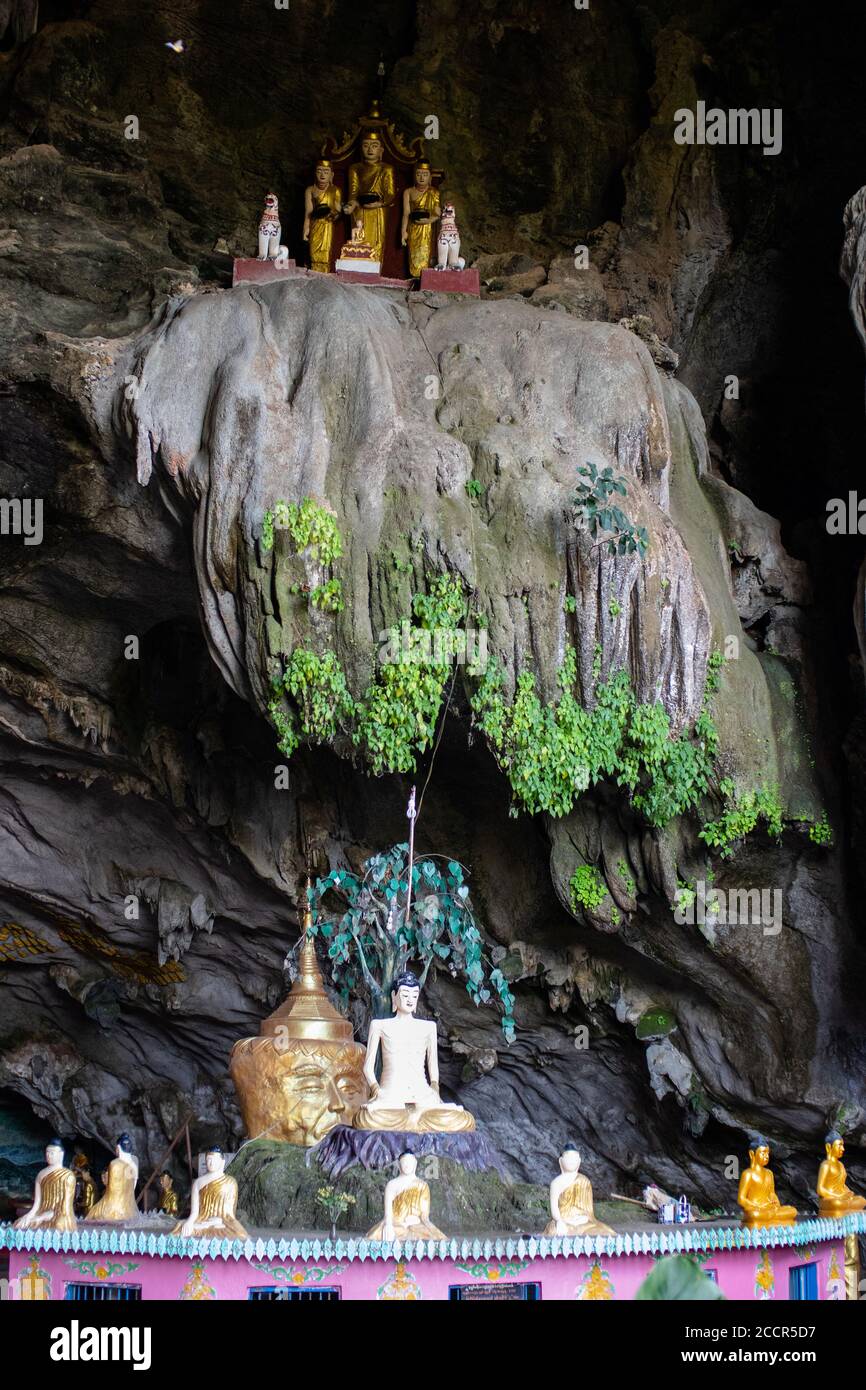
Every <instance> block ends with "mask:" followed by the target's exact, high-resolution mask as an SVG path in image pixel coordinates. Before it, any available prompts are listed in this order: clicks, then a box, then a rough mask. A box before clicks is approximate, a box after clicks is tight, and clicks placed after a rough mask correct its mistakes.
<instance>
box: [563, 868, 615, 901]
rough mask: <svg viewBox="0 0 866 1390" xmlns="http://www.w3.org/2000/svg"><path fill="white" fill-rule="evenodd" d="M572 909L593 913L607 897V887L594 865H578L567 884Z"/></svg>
mask: <svg viewBox="0 0 866 1390" xmlns="http://www.w3.org/2000/svg"><path fill="white" fill-rule="evenodd" d="M569 888H570V890H571V904H572V907H575V908H578V907H582V908H584V909H585V910H586V911H587V912H594V911H595V909H596V908H598V907H601V905H602V903H603V902H604V900H605V898H606V897H607V885H606V883H605V881H604V879H603V878H602V876H601V874H600V873H599V871H598V869H597V868H596V866H595V865H594V864H580V865H578V867H577V868H576V869H575V871H574V873H573V874H572V876H571V881H570V883H569Z"/></svg>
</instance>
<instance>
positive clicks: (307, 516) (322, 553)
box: [261, 497, 343, 565]
mask: <svg viewBox="0 0 866 1390" xmlns="http://www.w3.org/2000/svg"><path fill="white" fill-rule="evenodd" d="M275 530H279V531H286V530H287V531H288V532H289V534H290V535H291V537H292V541H293V543H294V547H295V550H296V551H297V552H298V554H299V555H300V554H302V553H303V552H304V551H305V550H309V552H310V555H311V557H312V559H314V560H318V562H319V563H320V564H322V565H332V564H333V563H334V561H335V560H339V558H340V556H341V555H342V553H343V541H342V538H341V536H340V528H339V527H338V525H337V521H336V518H335V517H334V516H332V515H331V513H330V512H329V511H328V509H327V508H326V507H323V506H322V505H321V503H319V502H316V501H315V499H314V498H312V497H305V498H304V500H303V502H301V503H300V504H298V503H297V502H284V501H282V500H280V501H278V502H276V503H275V505H274V508H273V511H267V512H265V514H264V517H263V518H262V535H261V543H262V549H263V550H272V549H273V544H274V531H275Z"/></svg>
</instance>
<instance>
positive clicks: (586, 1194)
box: [543, 1144, 616, 1236]
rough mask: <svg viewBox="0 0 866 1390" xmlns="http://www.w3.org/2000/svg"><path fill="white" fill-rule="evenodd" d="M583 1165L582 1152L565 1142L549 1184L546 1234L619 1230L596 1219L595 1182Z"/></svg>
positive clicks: (599, 1233) (605, 1233)
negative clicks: (557, 1167) (593, 1195)
mask: <svg viewBox="0 0 866 1390" xmlns="http://www.w3.org/2000/svg"><path fill="white" fill-rule="evenodd" d="M579 1169H580V1154H579V1153H578V1151H577V1149H576V1148H575V1147H574V1145H573V1144H566V1146H565V1148H564V1149H563V1151H562V1153H561V1154H560V1156H559V1172H558V1174H557V1175H556V1177H555V1178H554V1179H553V1181H552V1182H551V1184H550V1220H549V1221H548V1223H547V1225H546V1226H545V1228H544V1231H543V1234H544V1235H546V1236H612V1235H615V1234H616V1232H615V1231H612V1230H611V1228H610V1226H605V1225H604V1224H603V1223H602V1222H601V1221H596V1219H595V1211H594V1209H593V1205H592V1184H591V1183H590V1181H589V1178H587V1177H585V1176H584V1174H583V1173H581V1172H580V1171H579Z"/></svg>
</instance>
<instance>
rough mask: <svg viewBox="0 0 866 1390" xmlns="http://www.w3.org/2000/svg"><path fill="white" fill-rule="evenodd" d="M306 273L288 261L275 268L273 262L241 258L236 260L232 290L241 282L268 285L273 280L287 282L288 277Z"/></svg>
mask: <svg viewBox="0 0 866 1390" xmlns="http://www.w3.org/2000/svg"><path fill="white" fill-rule="evenodd" d="M305 273H306V272H304V271H301V270H299V269H298V267H297V264H296V262H295V261H286V263H285V265H284V266H282V267H280V266H275V265H274V263H273V261H260V260H257V259H256V258H255V257H254V256H251V257H250V258H249V259H245V258H243V257H240V258H238V259H236V260H235V264H234V270H233V272H232V288H234V286H235V285H239V284H240V283H241V281H245V282H249V281H252V282H253V283H255V284H257V285H268V284H270V283H271V282H272V281H273V280H285V278H286V276H287V275H303V274H305Z"/></svg>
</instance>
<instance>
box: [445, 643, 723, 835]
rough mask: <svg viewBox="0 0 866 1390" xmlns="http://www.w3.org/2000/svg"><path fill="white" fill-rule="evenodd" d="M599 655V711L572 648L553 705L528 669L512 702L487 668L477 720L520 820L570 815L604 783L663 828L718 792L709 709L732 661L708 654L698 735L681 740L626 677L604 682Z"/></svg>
mask: <svg viewBox="0 0 866 1390" xmlns="http://www.w3.org/2000/svg"><path fill="white" fill-rule="evenodd" d="M600 655H601V652H600V648H597V649H596V661H595V666H594V672H595V679H596V685H595V690H594V703H593V706H592V708H591V709H587V708H584V707H583V706H582V705H581V704H580V703H579V701H578V699H577V697H576V695H575V685H576V679H577V658H576V655H575V653H574V651H573V650H571V651H569V652H568V653H567V655H566V658H565V661H564V662H563V665H562V667H561V669H560V672H559V677H558V682H559V687H560V692H561V693H560V697H559V699H558V701H557V702H556V703H555V704H547V705H545V704H544V703H543V702H542V700H541V698H540V696H539V694H538V690H537V686H536V681H535V676H534V675H533V674H532V672H530V671H523V672H521V673H520V675H519V676H518V678H517V688H516V691H515V695H514V700H513V701H512V702H511V703H508V702H507V701H506V700H505V697H504V695H503V693H502V685H503V677H502V672H501V670H500V669H499V668H498V667H497V665H496V664H495V663H493V662H489V663H488V665H487V668H486V670H485V671H484V672H483V673H481V674H480V679H479V681H478V685H477V688H476V690H475V692H474V694H473V695H472V696H471V697H470V703H471V705H472V709H473V715H474V719H475V723H476V725H477V726H478V728H479V729H481V731H482V732H483V733H484V734H486V736H487V738H488V740H489V742H490V745H491V748H492V749H493V752H494V754H495V756H496V759H497V761H498V763H499V765H500V767H501V768H502V770H503V771H504V772H505V774H506V775H507V777H508V779H509V781H510V783H511V786H512V789H513V791H514V794H515V800H516V805H515V806H513V807H512V814H513V815H517V813H518V808H520V807H522V808H523V809H524V810H526V811H529V812H531V813H537V812H539V811H545V812H547V813H548V814H549V815H551V816H557V817H559V816H566V815H568V813H569V812H570V811H571V810H572V808H573V806H574V804H575V802H576V801H577V799H578V797H579V796H580V795H581V794H582V793H583V792H585V791H586V790H587V789H588V788H589V787H590V786H593V785H595V784H596V783H598V782H600V781H602V780H603V779H605V778H606V779H609V780H611V781H613V782H615V783H616V784H617V785H618V786H620V787H623V788H625V789H626V791H627V792H628V795H629V797H630V800H631V802H632V805H633V806H635V808H636V809H637V810H639V811H640V812H641V813H642V814H643V816H644V817H645V819H646V820H647V821H648V822H649V824H650V825H653V826H658V827H661V826H664V825H666V824H667V823H668V822H669V821H670V820H672V819H673V818H674V817H675V816H678V815H682V814H683V813H684V812H685V811H688V810H690V809H692V808H694V807H695V806H697V804H698V802H699V801H700V799H701V798H702V797H703V795H704V794H705V793H706V791H707V789H708V788H709V786H710V782H711V779H712V776H713V767H714V763H715V758H716V753H717V749H718V733H717V730H716V726H715V724H714V722H713V719H712V716H711V712H710V709H711V702H712V698H713V696H714V694H715V691H716V690H717V688H718V681H719V670H720V668H721V666H722V664H723V662H724V658H723V657H722V655H721V653H719V652H714V653H713V654H712V656H711V657H710V661H709V663H708V670H707V680H706V687H705V694H704V701H703V706H702V709H701V712H700V714H699V716H698V718H697V720H696V721H695V724H694V727H693V729H690V730H689V729H687V730H683V732H682V733H681V734H679V735H676V736H675V735H673V734H672V733H671V726H670V718H669V716H668V714H667V712H666V711H665V709H664V706H663V705H662V704H661V703H660V702H659V701H656V702H655V703H654V704H641V703H639V702H638V700H637V697H636V696H635V693H634V691H633V689H632V687H631V682H630V680H629V676H628V673H627V672H626V671H624V670H620V671H617V672H615V673H614V674H613V675H611V676H610V678H609V679H608V680H607V681H605V682H601V681H599V680H598V672H599V665H600Z"/></svg>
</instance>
